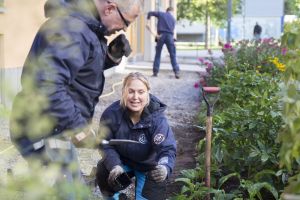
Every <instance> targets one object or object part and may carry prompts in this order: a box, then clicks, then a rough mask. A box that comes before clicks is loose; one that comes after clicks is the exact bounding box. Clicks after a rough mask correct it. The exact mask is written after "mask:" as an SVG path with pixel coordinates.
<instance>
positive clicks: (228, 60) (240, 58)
mask: <svg viewBox="0 0 300 200" xmlns="http://www.w3.org/2000/svg"><path fill="white" fill-rule="evenodd" d="M285 51H286V49H282V48H281V47H280V44H279V41H277V40H275V39H273V38H269V39H263V40H259V41H256V40H255V41H254V40H253V41H250V40H242V41H240V42H238V43H237V44H236V46H235V47H233V46H231V45H229V44H225V45H224V48H223V53H224V60H225V65H226V67H227V68H228V70H231V69H237V70H239V71H247V70H257V71H258V72H259V73H265V72H267V73H272V74H276V73H278V72H279V71H278V70H279V68H278V69H277V68H276V67H275V68H274V65H275V66H276V64H275V63H274V62H272V61H271V60H270V58H277V59H279V60H280V58H281V57H282V55H283V54H284V53H285ZM277 61H278V60H277ZM281 69H282V68H280V70H281Z"/></svg>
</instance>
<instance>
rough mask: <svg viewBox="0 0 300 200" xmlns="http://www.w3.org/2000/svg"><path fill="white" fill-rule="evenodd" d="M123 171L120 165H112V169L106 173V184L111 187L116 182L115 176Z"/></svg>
mask: <svg viewBox="0 0 300 200" xmlns="http://www.w3.org/2000/svg"><path fill="white" fill-rule="evenodd" d="M123 172H124V169H123V168H122V167H121V166H120V165H116V166H114V167H113V169H112V170H111V171H110V172H109V175H108V180H107V181H108V184H109V185H110V186H112V187H114V186H115V184H116V182H115V180H116V178H117V177H118V176H119V175H120V174H122V173H123Z"/></svg>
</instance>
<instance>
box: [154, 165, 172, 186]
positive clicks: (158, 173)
mask: <svg viewBox="0 0 300 200" xmlns="http://www.w3.org/2000/svg"><path fill="white" fill-rule="evenodd" d="M167 175H168V170H167V167H166V166H165V165H157V166H156V167H155V169H154V170H151V171H150V172H149V176H150V178H151V179H152V180H154V181H155V182H163V181H164V180H166V178H167Z"/></svg>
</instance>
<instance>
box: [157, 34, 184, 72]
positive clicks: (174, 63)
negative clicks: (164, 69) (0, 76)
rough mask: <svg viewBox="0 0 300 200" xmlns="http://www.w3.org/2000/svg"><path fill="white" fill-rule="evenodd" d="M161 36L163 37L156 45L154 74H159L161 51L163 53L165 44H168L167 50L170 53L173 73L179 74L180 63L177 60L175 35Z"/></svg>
mask: <svg viewBox="0 0 300 200" xmlns="http://www.w3.org/2000/svg"><path fill="white" fill-rule="evenodd" d="M160 36H161V37H160V38H159V39H158V41H157V44H156V52H155V58H154V63H153V73H154V74H157V73H158V72H159V67H160V59H161V51H162V48H163V46H164V44H166V46H167V49H168V51H169V54H170V58H171V64H172V67H173V71H174V72H175V73H177V72H179V66H178V63H177V60H176V47H175V44H174V38H173V34H170V33H162V34H160Z"/></svg>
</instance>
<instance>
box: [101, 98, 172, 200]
mask: <svg viewBox="0 0 300 200" xmlns="http://www.w3.org/2000/svg"><path fill="white" fill-rule="evenodd" d="M165 109H166V105H165V104H163V103H162V102H160V101H159V100H158V99H157V98H156V97H154V96H153V95H151V100H150V104H149V106H148V107H145V109H144V111H143V113H142V116H141V120H140V121H139V122H138V123H137V124H133V123H132V121H131V120H130V118H129V115H128V114H127V112H128V111H127V110H126V109H123V108H122V107H121V106H120V101H117V102H115V103H113V104H112V105H111V106H109V107H108V108H107V109H106V110H105V111H104V113H103V115H102V117H101V126H103V125H105V126H106V127H107V128H108V135H107V137H106V139H107V140H109V139H130V140H135V141H139V142H140V144H122V145H118V146H110V145H104V146H103V151H104V158H103V159H102V161H100V162H99V164H98V175H97V179H98V184H99V186H100V188H101V190H102V191H105V192H107V191H108V192H110V193H111V194H113V193H114V192H113V190H112V189H111V188H110V187H109V186H108V184H107V177H108V174H109V171H111V169H112V168H113V167H114V166H116V165H120V166H122V167H123V168H124V169H125V171H133V172H134V175H135V176H136V199H155V200H159V199H165V197H164V194H165V189H166V181H164V182H162V183H155V182H154V181H153V180H150V179H149V178H148V177H147V173H146V172H147V171H149V170H152V169H153V168H154V166H156V165H157V164H162V165H165V166H166V167H167V170H168V177H169V176H170V174H171V173H172V170H173V168H174V164H175V157H176V141H175V139H174V135H173V132H172V130H171V128H170V126H169V124H168V121H167V119H166V117H165V115H164V113H163V112H164V111H165ZM102 130H103V129H102Z"/></svg>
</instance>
